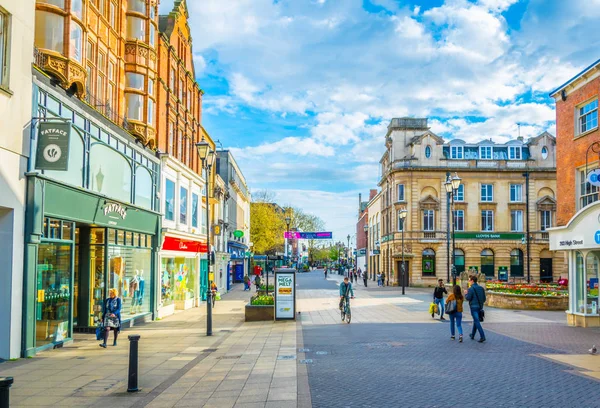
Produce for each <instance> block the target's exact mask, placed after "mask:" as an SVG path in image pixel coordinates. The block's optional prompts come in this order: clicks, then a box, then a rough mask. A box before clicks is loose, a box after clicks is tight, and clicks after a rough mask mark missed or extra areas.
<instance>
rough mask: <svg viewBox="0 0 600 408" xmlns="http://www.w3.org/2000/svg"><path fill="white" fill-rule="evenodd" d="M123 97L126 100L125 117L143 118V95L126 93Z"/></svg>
mask: <svg viewBox="0 0 600 408" xmlns="http://www.w3.org/2000/svg"><path fill="white" fill-rule="evenodd" d="M125 98H126V102H127V118H128V119H135V120H144V96H143V95H138V94H134V93H126V94H125Z"/></svg>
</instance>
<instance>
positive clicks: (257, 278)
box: [254, 275, 268, 292]
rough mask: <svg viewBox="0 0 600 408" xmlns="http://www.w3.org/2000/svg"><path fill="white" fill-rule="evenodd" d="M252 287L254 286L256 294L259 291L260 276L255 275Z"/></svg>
mask: <svg viewBox="0 0 600 408" xmlns="http://www.w3.org/2000/svg"><path fill="white" fill-rule="evenodd" d="M254 285H255V286H256V291H257V292H258V290H259V289H260V275H256V277H255V278H254ZM267 289H268V288H267Z"/></svg>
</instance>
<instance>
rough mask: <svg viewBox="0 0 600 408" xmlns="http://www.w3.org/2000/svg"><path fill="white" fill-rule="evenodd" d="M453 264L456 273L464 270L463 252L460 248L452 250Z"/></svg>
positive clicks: (458, 273)
mask: <svg viewBox="0 0 600 408" xmlns="http://www.w3.org/2000/svg"><path fill="white" fill-rule="evenodd" d="M454 266H456V274H457V275H460V274H461V273H462V272H464V271H465V252H464V251H463V250H462V249H458V248H457V249H455V250H454Z"/></svg>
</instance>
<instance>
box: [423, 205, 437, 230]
mask: <svg viewBox="0 0 600 408" xmlns="http://www.w3.org/2000/svg"><path fill="white" fill-rule="evenodd" d="M434 221H435V210H423V231H435V222H434Z"/></svg>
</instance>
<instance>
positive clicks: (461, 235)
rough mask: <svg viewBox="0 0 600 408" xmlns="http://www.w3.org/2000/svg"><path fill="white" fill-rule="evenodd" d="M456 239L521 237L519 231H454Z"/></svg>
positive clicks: (507, 238) (506, 238) (517, 238)
mask: <svg viewBox="0 0 600 408" xmlns="http://www.w3.org/2000/svg"><path fill="white" fill-rule="evenodd" d="M454 237H455V238H456V239H494V240H495V239H502V240H520V239H522V238H523V234H521V233H516V234H515V233H507V234H503V233H494V232H456V233H454Z"/></svg>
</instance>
